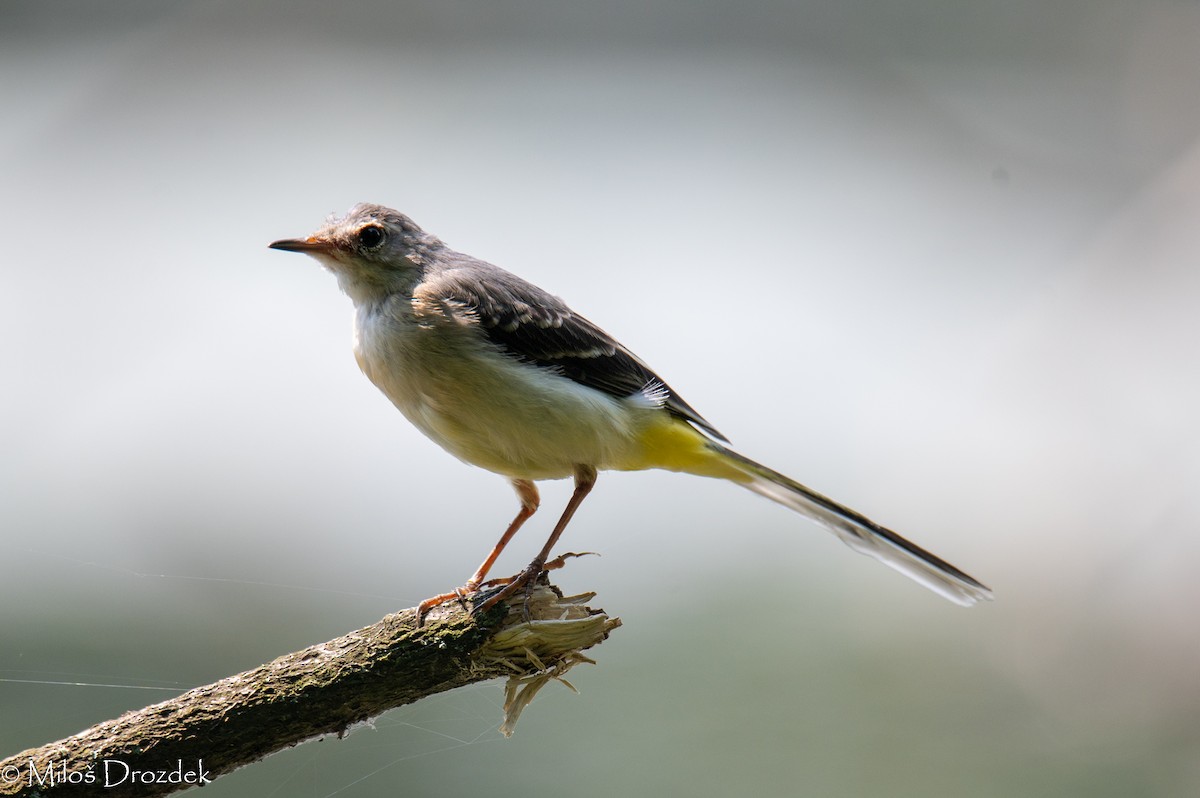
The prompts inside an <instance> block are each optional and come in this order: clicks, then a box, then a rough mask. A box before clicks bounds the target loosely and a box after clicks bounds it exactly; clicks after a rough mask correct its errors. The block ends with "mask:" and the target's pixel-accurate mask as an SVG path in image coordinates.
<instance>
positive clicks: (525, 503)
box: [417, 479, 541, 622]
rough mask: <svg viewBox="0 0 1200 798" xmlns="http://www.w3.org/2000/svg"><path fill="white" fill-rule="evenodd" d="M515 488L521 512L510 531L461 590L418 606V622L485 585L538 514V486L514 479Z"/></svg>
mask: <svg viewBox="0 0 1200 798" xmlns="http://www.w3.org/2000/svg"><path fill="white" fill-rule="evenodd" d="M512 486H513V488H514V489H515V490H516V491H517V497H518V498H520V500H521V510H520V512H518V513H517V517H516V518H514V519H513V520H512V523H511V524H509V525H508V529H506V530H504V534H503V535H502V536H501V537H500V541H499V542H498V543H497V544H496V545H495V546H493V547H492V551H491V553H490V554H488V556H487V557H486V558H484V561H483V562H482V563H481V564H480V566H479V567H478V568H477V569H475V574H474V575H473V576H472V577H471V578H470V579H468V580H467V583H466V584H465V585H463V586H462V587H460V588H457V589H455V590H453V591H451V592H450V593H442V594H441V595H439V596H433V597H432V598H427V599H425V600H424V601H422V602H421V603H420V604H419V605H417V620H418V622H421V621H424V620H425V614H426V613H427V612H429V611H430V610H431V609H433V608H434V607H440V606H441V605H443V604H445V603H446V602H447V601H454V600H455V599H458V600H460V601H461V600H462V599H463V598H464V597H465V596H467V595H468V594H470V593H474V592H475V591H476V590H478V589H479V586H480V585H481V584H483V580H484V579H486V578H487V575H488V571H490V570H491V569H492V565H494V564H495V562H496V558H497V557H499V556H500V552H502V551H504V547H505V546H507V545H508V542H509V541H510V540H512V537H513V535H515V534H517V530H518V529H520V528H521V525H522V524H524V523H525V522H526V521H528V520H529V517H530V516H531V515H533V514H534V513H536V512H537V508H538V505H539V504H541V498H540V497H539V496H538V489H537V485H535V484H533V482H531V481H530V480H528V479H514V480H513V481H512Z"/></svg>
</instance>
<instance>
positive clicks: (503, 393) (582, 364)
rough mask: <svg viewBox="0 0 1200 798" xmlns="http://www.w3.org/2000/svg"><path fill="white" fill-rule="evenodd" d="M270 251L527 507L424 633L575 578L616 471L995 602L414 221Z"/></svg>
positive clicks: (361, 226) (370, 221) (520, 285)
mask: <svg viewBox="0 0 1200 798" xmlns="http://www.w3.org/2000/svg"><path fill="white" fill-rule="evenodd" d="M270 247H271V248H272V249H276V250H283V251H288V252H300V253H305V254H308V255H311V256H313V257H315V258H316V260H317V261H319V262H320V263H321V265H323V266H324V267H325V268H326V269H327V270H329V271H330V272H332V273H333V275H334V276H335V277H336V278H337V282H338V285H339V287H340V288H341V290H342V291H343V292H344V293H345V294H346V295H347V296H348V297H349V298H350V300H351V302H352V303H353V305H354V311H355V316H354V319H355V323H354V356H355V359H356V360H357V362H358V365H359V368H360V369H361V370H362V372H363V374H365V375H366V377H367V378H368V379H369V380H370V381H371V382H372V383H374V384H375V386H376V387H377V388H379V390H380V391H382V392H383V394H384V395H385V396H386V397H387V398H388V399H389V400H391V402H392V404H394V405H395V406H396V408H397V409H399V411H400V412H401V413H402V414H403V415H404V416H405V418H407V419H408V420H409V422H411V423H412V424H413V425H414V426H415V427H416V428H417V429H418V430H420V431H421V432H422V433H424V434H425V435H426V436H427V437H429V438H430V439H431V440H433V441H434V442H435V443H437V444H438V445H440V446H441V447H442V448H443V449H445V450H446V451H447V452H449V453H450V454H451V455H454V456H455V457H457V458H458V459H459V460H462V461H464V462H466V463H468V464H471V465H474V466H479V467H482V468H484V469H487V470H488V471H492V472H494V473H496V474H499V475H501V476H503V477H506V478H507V479H508V480H509V482H510V483H511V485H512V487H513V489H514V490H515V491H516V494H517V498H518V500H519V509H518V512H517V514H516V516H515V517H514V518H513V520H512V521H511V522H510V523H509V525H508V527H507V528H506V529H505V531H504V533H503V535H502V536H501V537H500V540H499V541H498V542H497V543H496V545H495V546H494V547H493V548H492V550H491V551H490V552H489V553H488V554H487V556H486V557H485V558H484V560H483V562H482V564H481V565H480V566H479V567H478V568H477V569H476V570H475V572H474V573H473V574H472V575H471V576H470V577H469V578H468V579H467V581H466V583H465V584H464V585H463V586H462V587H460V588H457V589H456V590H454V591H451V592H447V593H444V594H441V595H439V596H435V597H433V598H430V599H426V600H425V601H424V602H422V603H421V605H420V607H419V611H420V612H419V617H420V618H424V615H425V613H426V612H428V611H429V610H430V609H432V608H433V607H436V606H439V605H441V604H444V603H446V602H449V601H452V600H454V599H456V598H457V599H459V600H464V599H465V598H466V597H468V596H472V595H474V594H477V593H479V592H480V590H481V589H482V588H484V587H486V586H497V585H498V586H502V587H501V589H500V590H499V591H498V592H495V593H492V594H489V596H488V598H487V599H486V600H485V601H483V602H481V604H480V605H479V606H477V607H476V609H477V610H480V609H487V608H489V607H491V606H494V605H495V604H496V603H497V602H499V601H500V600H503V599H505V598H508V597H510V596H512V595H513V594H514V593H515V592H516V591H517V590H519V589H520V586H521V585H525V586H526V587H527V588H528V587H529V585H530V584H531V583H532V581H533V580H536V579H537V578H538V577H539V576H540V574H541V573H542V572H543V571H544V570H548V569H550V568H553V567H559V566H561V565H562V560H563V558H562V557H560V558H558V559H557V560H551V559H550V555H551V553H552V551H553V549H554V547H555V545H556V544H557V543H558V541H559V538H560V537H561V536H562V534H563V531H564V530H565V529H566V527H567V525H568V524H569V523H570V521H571V519H572V517H573V516H574V515H575V512H576V510H578V509H579V506H580V504H581V503H582V502H583V500H584V499H585V498H586V497H587V496H588V494H589V493H590V492H591V490H592V488H593V486H594V485H595V484H596V479H597V475H598V473H599V472H600V471H614V470H615V471H641V470H646V469H665V470H668V471H676V472H683V473H687V474H692V475H696V476H701V477H709V478H715V479H721V480H726V481H728V482H732V483H734V484H735V485H739V486H741V487H742V488H745V489H747V490H750V491H752V492H754V493H756V494H759V495H761V496H764V497H766V498H768V499H771V500H772V501H774V502H777V503H779V504H781V505H783V506H785V507H787V508H789V509H791V510H794V511H796V512H798V513H800V514H801V515H803V516H807V517H808V518H810V519H812V520H813V521H816V522H817V523H818V524H820V525H822V526H824V527H826V528H827V529H829V530H830V531H832V532H833V533H834V534H836V535H837V536H838V537H839V538H840V539H841V540H842V541H844V542H845V543H847V544H848V545H849V546H850V547H851V548H852V549H854V550H855V551H858V552H860V553H863V554H866V555H869V556H871V557H874V558H875V559H877V560H879V561H881V562H883V563H884V564H885V565H888V566H890V567H892V568H894V569H896V570H897V571H900V572H901V573H903V574H905V575H907V576H909V577H911V578H912V579H914V580H915V581H917V582H918V583H920V584H922V585H924V586H925V587H927V588H929V589H931V590H932V591H934V592H935V593H937V594H939V595H941V596H943V597H944V598H946V599H949V600H950V601H952V602H954V603H956V604H959V605H962V606H970V605H972V604H975V603H977V602H980V601H986V600H990V599H991V598H992V592H991V590H990V588H988V587H987V586H986V585H984V584H983V583H981V582H979V581H978V580H976V579H975V578H974V577H971V576H969V575H968V574H966V573H965V572H963V571H962V570H960V569H958V568H957V567H955V566H953V565H951V564H950V563H948V562H946V561H945V560H943V559H941V558H939V557H938V556H936V555H934V554H932V553H930V552H929V551H926V550H925V549H923V548H921V547H920V546H918V545H916V544H915V543H912V542H910V541H909V540H906V539H905V538H903V537H901V536H900V535H898V534H897V533H895V532H893V531H892V530H890V529H888V528H887V527H884V526H881V525H880V524H877V523H875V522H874V521H872V520H870V519H869V518H867V517H866V516H864V515H863V514H861V513H859V512H857V511H855V510H852V509H850V508H849V507H846V506H844V505H842V504H839V503H838V502H835V501H833V500H832V499H829V498H827V497H826V496H824V495H822V494H820V493H817V492H816V491H814V490H812V489H811V488H809V487H806V486H805V485H803V484H801V483H799V482H797V481H795V480H793V479H791V478H790V477H787V476H784V475H783V474H781V473H779V472H778V471H775V470H773V469H770V468H768V467H766V466H764V465H761V464H760V463H757V462H755V461H754V460H751V459H750V458H748V457H745V456H744V455H741V454H739V453H737V452H736V451H734V450H733V449H732V448H730V444H729V441H728V439H727V438H726V437H725V436H724V435H722V434H721V432H719V431H718V430H717V428H716V427H714V426H713V425H712V424H711V423H709V422H708V421H707V420H706V419H705V418H704V417H703V416H701V415H700V414H699V413H698V412H697V411H696V410H695V409H694V408H692V406H691V405H689V404H688V403H687V402H686V401H684V399H683V398H682V397H681V396H680V395H679V394H678V393H677V392H676V391H675V389H673V388H672V387H671V386H670V385H668V384H667V382H666V381H665V380H663V379H662V378H661V377H660V376H659V375H658V374H657V373H656V372H655V371H654V370H652V369H651V368H650V366H648V365H647V364H646V363H645V362H644V361H643V360H642V359H641V358H639V357H638V356H637V355H635V354H634V353H633V352H632V351H630V350H629V349H628V348H627V347H625V346H624V345H622V344H621V343H620V342H618V341H617V340H616V339H615V338H614V337H612V336H611V335H609V334H608V333H607V332H605V331H604V330H603V329H601V328H600V327H599V326H597V325H596V324H594V323H593V322H591V321H589V320H588V319H587V318H585V317H584V316H581V315H580V314H578V313H576V312H575V311H574V310H572V309H571V308H570V307H569V306H568V305H567V304H566V303H565V302H564V301H563V300H561V299H559V298H558V297H556V296H554V295H553V294H551V293H549V292H547V291H545V290H543V289H541V288H539V287H537V286H536V285H533V284H532V283H530V282H527V281H526V280H524V279H522V278H520V277H518V276H516V275H515V274H512V273H510V272H508V271H505V270H504V269H502V268H500V267H498V266H495V265H493V264H491V263H488V262H486V261H483V260H480V259H478V258H474V257H472V256H470V255H466V254H464V253H461V252H457V251H455V250H453V249H451V248H450V247H448V246H447V245H446V244H444V243H443V242H442V241H441V239H439V238H437V237H436V236H434V235H432V234H430V233H427V232H425V231H424V230H423V229H422V228H421V227H419V226H418V225H417V224H416V223H415V222H414V221H413V220H412V219H410V218H409V217H408V216H405V215H404V214H402V213H400V212H399V211H395V210H392V209H391V208H387V207H384V206H382V205H375V204H368V203H361V204H358V205H355V206H354V207H353V208H351V209H350V210H349V211H348V212H347V213H345V214H344V215H342V216H331V217H329V219H328V220H327V221H326V223H325V224H324V225H323V226H322V227H321V228H319V229H318V230H317V231H316V232H314V233H313V234H312V235H310V236H307V237H305V238H287V239H281V240H278V241H275V242H273V243H272V244H270ZM662 308H663V311H664V312H665V311H666V309H668V308H669V304H666V303H664V304H663V306H662ZM748 343H752V342H748ZM568 477H569V478H572V479H573V480H574V490H573V492H572V494H571V497H570V499H569V501H568V502H567V505H566V507H565V509H564V510H563V512H562V514H561V516H560V517H559V519H558V522H557V523H556V524H555V525H554V527H553V530H552V531H551V533H550V536H549V538H548V539H547V540H546V543H545V545H544V546H543V547H542V549H541V551H540V552H539V553H538V554H537V556H536V557H534V559H533V560H532V561H531V562H530V564H529V565H528V566H527V567H526V568H525V569H523V570H522V571H521V572H520V573H519V574H517V575H516V576H514V577H510V578H501V579H496V580H490V581H489V580H488V579H487V577H488V574H489V572H490V570H491V568H492V565H493V564H494V563H495V562H496V559H497V557H499V556H500V553H501V552H502V551H503V550H504V548H505V546H507V545H508V543H509V542H510V541H511V540H512V538H513V536H514V535H515V534H516V533H517V531H518V530H519V529H520V528H521V526H522V525H523V524H524V523H525V522H526V521H528V520H529V518H530V517H531V516H532V515H533V514H534V513H535V512H536V511H537V510H538V507H539V505H540V497H539V493H538V489H537V485H536V483H537V482H538V481H540V480H552V479H564V478H568ZM566 556H569V555H566Z"/></svg>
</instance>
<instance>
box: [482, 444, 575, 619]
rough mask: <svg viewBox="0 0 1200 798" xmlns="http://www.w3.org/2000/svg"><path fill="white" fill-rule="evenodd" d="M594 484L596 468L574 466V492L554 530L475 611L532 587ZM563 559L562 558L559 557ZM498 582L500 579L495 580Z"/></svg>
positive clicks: (556, 562) (557, 564)
mask: <svg viewBox="0 0 1200 798" xmlns="http://www.w3.org/2000/svg"><path fill="white" fill-rule="evenodd" d="M595 484H596V469H595V468H593V467H591V466H585V465H580V466H575V492H574V493H572V494H571V499H570V501H568V502H567V507H566V509H565V510H563V514H562V517H561V518H559V519H558V523H557V524H555V525H554V531H552V532H551V533H550V538H549V540H547V541H546V545H545V546H543V547H542V550H541V551H540V552H538V555H537V556H536V557H534V558H533V562H531V563H529V565H527V566H526V567H525V570H523V571H521V573H519V574H517V575H516V576H514V577H512V578H511V579H510V580H508V584H507V585H505V586H504V588H502V589H501V590H500V591H499V592H498V593H496V594H495V595H493V596H489V597H488V599H487V601H485V602H483V603H482V604H480V605H479V606H478V607H476V608H475V611H476V612H483V611H485V610H489V609H491V608H492V607H494V606H496V605H497V604H498V603H500V602H501V601H503V600H504V599H506V598H508V597H509V596H511V595H513V594H514V593H516V592H517V590H519V589H520V588H521V587H522V586H529V587H532V585H533V583H534V581H536V580H537V578H538V576H539V575H540V574H541V573H542V571H544V570H545V569H546V560H547V559H549V557H550V552H551V551H552V550H553V549H554V544H556V543H558V539H559V538H560V537H562V533H563V530H565V529H566V528H567V524H569V523H570V522H571V517H572V516H573V515H575V511H576V510H578V509H579V505H580V504H582V503H583V500H584V499H585V498H586V497H587V495H588V493H590V492H591V490H592V487H593V486H594V485H595ZM560 559H564V558H560ZM554 564H555V566H556V567H561V565H562V563H561V562H559V561H555V563H554ZM496 581H497V582H499V581H500V580H496Z"/></svg>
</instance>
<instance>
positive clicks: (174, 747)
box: [0, 576, 621, 798]
mask: <svg viewBox="0 0 1200 798" xmlns="http://www.w3.org/2000/svg"><path fill="white" fill-rule="evenodd" d="M593 595H595V594H592V593H588V594H583V595H580V596H571V597H563V595H562V593H561V592H560V591H559V590H558V589H557V588H555V587H553V586H550V585H548V584H547V583H546V582H545V577H544V576H543V578H542V581H540V582H539V584H538V585H537V586H536V587H535V589H534V591H533V593H532V595H531V597H530V599H529V601H528V603H525V602H523V601H521V600H520V599H515V600H513V601H512V603H511V604H505V603H502V604H500V605H499V606H497V607H495V608H493V609H492V610H490V611H489V612H486V613H482V614H480V615H479V616H472V615H471V614H470V613H469V612H468V611H466V610H464V609H463V608H461V607H459V606H457V605H447V606H446V607H443V608H439V609H438V610H435V611H434V612H432V613H430V615H429V617H427V618H426V620H425V624H424V625H423V626H417V623H416V621H417V614H416V609H415V608H414V609H407V610H403V611H401V612H398V613H395V614H393V615H389V616H387V617H386V618H384V619H383V620H381V621H380V622H379V623H377V624H374V625H373V626H368V627H366V628H364V629H359V630H358V631H357V632H351V633H350V634H348V635H344V636H342V637H339V638H336V639H334V640H330V641H329V642H327V643H322V644H320V645H316V646H312V647H310V648H307V649H304V650H303V651H297V652H295V653H293V654H287V655H286V656H282V657H279V658H278V659H276V660H275V661H274V662H269V663H267V664H265V665H261V666H259V667H258V668H255V669H253V670H250V671H246V672H245V673H240V674H238V675H236V676H230V677H228V678H226V679H222V680H221V681H219V682H215V683H213V684H210V685H206V686H204V687H197V688H195V689H193V690H189V691H188V692H186V693H184V694H183V695H181V696H178V697H176V698H173V699H171V700H169V701H164V702H162V703H160V704H154V705H152V706H148V707H146V708H145V709H141V710H138V711H136V712H128V713H126V714H124V715H122V716H121V717H119V718H116V719H114V720H110V721H105V722H103V723H99V724H97V725H95V726H93V727H91V728H90V729H85V730H84V731H82V732H80V733H79V734H76V735H74V736H72V737H68V738H66V739H63V740H59V741H58V742H55V743H50V744H48V745H44V746H42V747H40V748H32V749H30V750H28V751H22V752H21V753H19V754H16V755H15V756H12V757H9V758H8V759H5V760H4V761H2V762H0V795H21V796H31V797H32V796H39V798H41V797H44V798H66V797H67V796H72V798H74V797H75V796H99V795H105V796H109V798H112V797H113V796H121V798H125V796H159V795H166V794H168V793H171V792H174V791H176V790H180V789H185V788H187V787H189V786H192V785H195V784H199V783H204V782H207V781H211V780H213V779H216V778H217V777H218V776H221V775H223V774H225V773H229V772H230V771H233V770H235V769H237V768H239V767H242V766H243V765H248V764H250V763H252V762H256V761H258V760H260V759H262V758H263V757H266V756H267V755H269V754H272V753H274V752H276V751H280V750H282V749H284V748H288V747H290V746H294V745H297V744H299V743H302V742H304V741H306V740H310V739H313V738H315V737H320V736H322V735H326V734H335V733H336V734H338V736H339V737H340V736H341V735H343V734H344V733H345V732H346V730H347V729H348V728H349V727H350V726H352V725H354V724H356V723H361V722H363V721H366V720H368V719H370V718H373V717H375V716H377V715H380V714H382V713H383V712H385V711H387V710H389V709H392V708H394V707H398V706H402V705H404V704H410V703H412V702H414V701H417V700H419V699H421V698H424V697H425V696H428V695H432V694H434V693H439V692H442V691H444V690H450V689H452V688H455V687H461V686H463V685H466V684H472V683H474V682H480V681H484V680H487V679H493V678H496V677H498V676H508V677H509V683H508V687H507V693H506V699H507V700H506V702H505V707H504V710H505V720H504V723H503V725H502V726H501V731H503V732H504V733H505V734H511V733H512V727H513V724H515V723H516V719H517V716H518V715H519V714H520V712H521V710H522V709H523V708H524V707H525V705H527V704H528V703H529V701H530V700H532V698H533V696H534V695H535V694H536V693H537V691H538V690H539V689H540V688H541V687H542V686H543V685H544V684H546V683H547V682H549V681H550V680H552V679H558V678H560V677H561V676H562V675H563V674H564V673H565V672H566V671H567V670H568V669H570V668H571V667H572V666H573V665H575V664H577V663H579V662H591V660H589V659H588V658H587V657H585V656H584V655H583V654H582V653H580V652H581V651H582V650H583V649H586V648H589V647H591V646H594V645H596V644H598V643H600V642H602V641H603V640H604V639H605V638H606V637H607V636H608V633H609V632H610V631H611V630H613V629H615V628H616V627H618V626H620V624H621V621H620V619H619V618H609V617H608V616H607V615H605V614H604V612H603V611H602V610H592V609H589V608H588V607H586V606H585V602H587V601H588V600H590V599H591V598H592V596H593Z"/></svg>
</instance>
